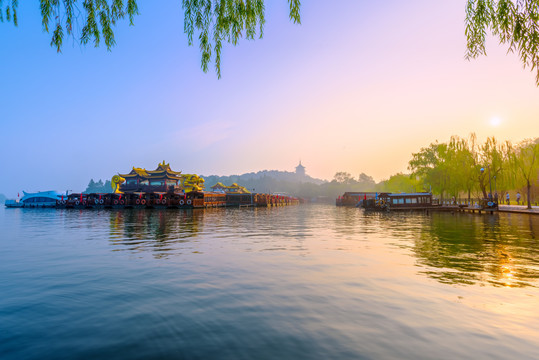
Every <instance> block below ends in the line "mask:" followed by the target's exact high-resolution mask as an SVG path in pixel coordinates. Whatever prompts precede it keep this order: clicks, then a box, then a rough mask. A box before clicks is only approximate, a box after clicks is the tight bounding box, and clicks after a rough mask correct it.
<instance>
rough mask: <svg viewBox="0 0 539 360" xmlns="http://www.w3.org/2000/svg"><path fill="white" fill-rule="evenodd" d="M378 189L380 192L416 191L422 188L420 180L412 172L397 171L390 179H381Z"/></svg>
mask: <svg viewBox="0 0 539 360" xmlns="http://www.w3.org/2000/svg"><path fill="white" fill-rule="evenodd" d="M377 190H378V191H380V192H393V193H399V192H416V191H418V190H422V189H421V185H420V181H418V180H416V179H415V176H413V175H410V174H403V173H397V174H395V175H392V176H391V177H390V178H389V179H387V180H385V181H381V182H380V183H379V184H378V186H377Z"/></svg>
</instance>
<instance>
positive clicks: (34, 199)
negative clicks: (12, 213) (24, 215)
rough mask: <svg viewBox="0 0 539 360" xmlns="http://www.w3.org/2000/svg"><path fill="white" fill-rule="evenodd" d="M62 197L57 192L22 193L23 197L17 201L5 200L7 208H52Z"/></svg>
mask: <svg viewBox="0 0 539 360" xmlns="http://www.w3.org/2000/svg"><path fill="white" fill-rule="evenodd" d="M62 198H63V195H62V194H61V193H59V192H57V191H52V190H51V191H38V192H36V193H27V192H26V191H23V197H22V198H21V199H17V200H6V202H5V206H6V207H8V208H53V207H56V204H57V202H58V201H59V200H61V199H62Z"/></svg>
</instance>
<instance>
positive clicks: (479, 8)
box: [466, 0, 539, 85]
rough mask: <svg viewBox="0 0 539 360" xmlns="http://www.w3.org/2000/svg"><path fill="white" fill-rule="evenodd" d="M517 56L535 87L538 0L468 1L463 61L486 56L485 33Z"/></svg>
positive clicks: (538, 45)
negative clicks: (527, 68)
mask: <svg viewBox="0 0 539 360" xmlns="http://www.w3.org/2000/svg"><path fill="white" fill-rule="evenodd" d="M488 31H490V32H492V33H493V34H494V35H495V36H497V37H498V39H499V40H500V43H503V44H507V45H508V46H509V48H508V51H509V52H515V51H516V52H518V54H519V56H520V59H521V61H522V63H523V64H524V66H528V67H530V68H531V69H532V71H533V70H536V83H537V85H539V0H468V2H467V6H466V37H467V41H468V44H467V49H468V50H467V53H466V56H467V58H476V57H478V56H480V55H486V48H485V41H486V38H487V32H488Z"/></svg>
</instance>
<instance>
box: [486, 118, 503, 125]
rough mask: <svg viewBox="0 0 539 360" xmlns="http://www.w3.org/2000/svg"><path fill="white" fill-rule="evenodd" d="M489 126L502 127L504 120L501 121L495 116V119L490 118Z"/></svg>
mask: <svg viewBox="0 0 539 360" xmlns="http://www.w3.org/2000/svg"><path fill="white" fill-rule="evenodd" d="M489 124H490V126H494V127H498V126H500V125H501V124H502V119H500V118H499V117H497V116H494V117H492V118H490V120H489Z"/></svg>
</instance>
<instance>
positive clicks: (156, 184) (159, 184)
mask: <svg viewBox="0 0 539 360" xmlns="http://www.w3.org/2000/svg"><path fill="white" fill-rule="evenodd" d="M150 185H152V186H161V185H163V182H161V181H152V182H150Z"/></svg>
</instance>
